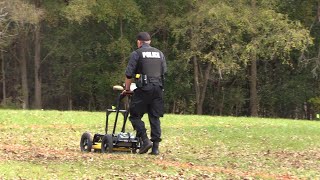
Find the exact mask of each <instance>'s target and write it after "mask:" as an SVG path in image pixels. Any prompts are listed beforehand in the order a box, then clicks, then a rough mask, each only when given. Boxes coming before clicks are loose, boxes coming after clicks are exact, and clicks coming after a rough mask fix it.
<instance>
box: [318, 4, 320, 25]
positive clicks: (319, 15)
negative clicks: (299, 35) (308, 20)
mask: <svg viewBox="0 0 320 180" xmlns="http://www.w3.org/2000/svg"><path fill="white" fill-rule="evenodd" d="M318 21H319V22H320V0H318Z"/></svg>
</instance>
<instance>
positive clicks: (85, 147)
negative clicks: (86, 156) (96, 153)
mask: <svg viewBox="0 0 320 180" xmlns="http://www.w3.org/2000/svg"><path fill="white" fill-rule="evenodd" d="M80 149H81V151H82V152H91V149H92V136H91V134H90V133H89V132H85V133H83V134H82V136H81V140H80Z"/></svg>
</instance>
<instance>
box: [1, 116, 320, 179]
mask: <svg viewBox="0 0 320 180" xmlns="http://www.w3.org/2000/svg"><path fill="white" fill-rule="evenodd" d="M120 117H121V116H120ZM110 119H111V120H113V119H114V114H112V115H111V117H110ZM144 120H145V122H146V125H147V128H148V129H150V128H149V125H148V124H149V123H148V120H147V116H145V117H144ZM112 123H113V121H112V122H111V123H110V126H109V127H110V128H111V127H112ZM161 123H162V133H163V141H162V142H161V147H160V151H161V154H160V155H159V156H151V155H148V154H144V155H139V154H126V153H113V154H100V153H81V152H80V148H79V142H80V137H81V135H82V133H84V132H86V131H89V132H91V133H92V134H94V133H103V132H104V126H105V113H103V112H82V111H37V110H32V111H24V110H0V135H1V136H0V142H1V146H0V179H18V178H22V179H42V178H43V179H134V178H136V179H142V178H144V179H246V178H248V179H250V178H253V179H285V178H289V179H290V178H301V179H319V178H320V173H319V172H320V133H319V132H320V122H319V121H302V120H286V119H264V118H247V117H218V116H196V115H170V114H169V115H165V117H164V118H162V119H161ZM120 124H121V121H120ZM119 129H120V125H119V128H118V130H117V131H119ZM127 131H129V132H133V130H132V127H131V124H130V123H128V124H127Z"/></svg>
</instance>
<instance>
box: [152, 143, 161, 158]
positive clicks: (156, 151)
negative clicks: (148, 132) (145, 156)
mask: <svg viewBox="0 0 320 180" xmlns="http://www.w3.org/2000/svg"><path fill="white" fill-rule="evenodd" d="M150 154H151V155H159V142H153V145H152V151H151V153H150Z"/></svg>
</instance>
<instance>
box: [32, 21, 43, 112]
mask: <svg viewBox="0 0 320 180" xmlns="http://www.w3.org/2000/svg"><path fill="white" fill-rule="evenodd" d="M34 45H35V52H34V53H35V55H34V108H36V109H41V108H42V95H41V94H42V93H41V76H40V63H41V60H40V53H41V44H40V24H39V26H37V27H36V29H35V40H34Z"/></svg>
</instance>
